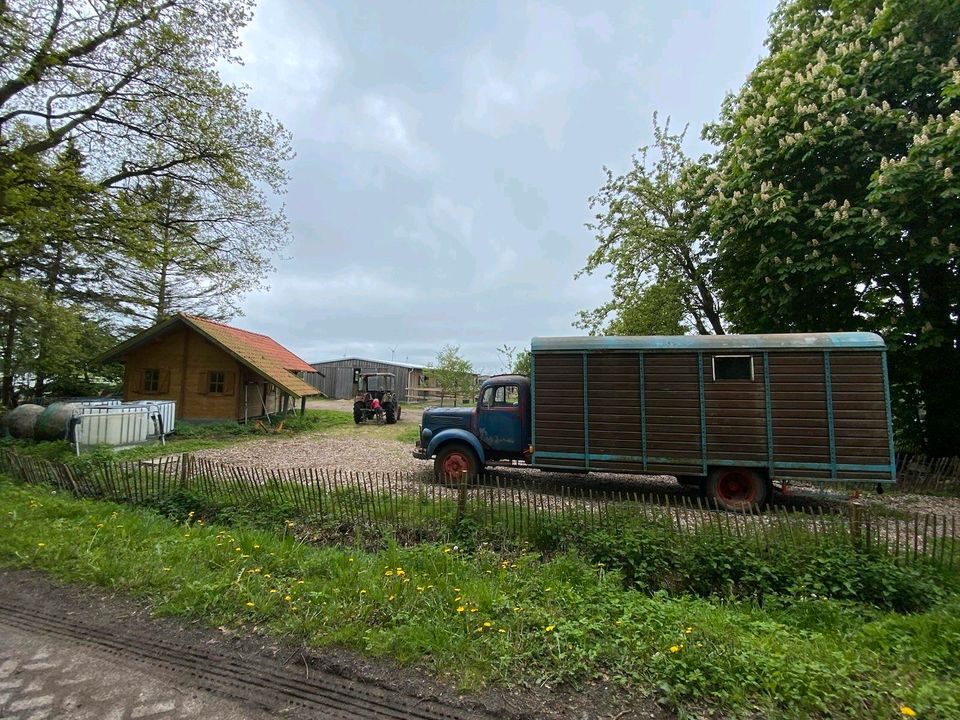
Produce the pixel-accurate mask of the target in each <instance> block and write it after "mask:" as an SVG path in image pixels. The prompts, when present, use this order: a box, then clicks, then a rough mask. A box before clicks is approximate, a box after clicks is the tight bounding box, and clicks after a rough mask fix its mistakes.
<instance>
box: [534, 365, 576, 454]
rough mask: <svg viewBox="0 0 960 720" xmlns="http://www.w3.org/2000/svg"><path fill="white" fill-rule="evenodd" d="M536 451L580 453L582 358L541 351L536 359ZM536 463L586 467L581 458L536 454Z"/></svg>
mask: <svg viewBox="0 0 960 720" xmlns="http://www.w3.org/2000/svg"><path fill="white" fill-rule="evenodd" d="M536 368H537V370H536V372H537V375H536V384H535V386H534V392H535V393H536V405H537V417H536V423H537V428H536V437H537V445H536V447H535V451H536V452H559V453H581V454H582V453H583V451H584V436H583V358H582V355H581V354H580V353H557V354H553V353H544V354H538V355H537V359H536ZM537 465H543V466H563V467H585V466H586V465H585V463H584V461H583V460H561V459H552V458H539V457H538V458H537Z"/></svg>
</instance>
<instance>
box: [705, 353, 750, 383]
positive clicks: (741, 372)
mask: <svg viewBox="0 0 960 720" xmlns="http://www.w3.org/2000/svg"><path fill="white" fill-rule="evenodd" d="M713 379H714V380H753V357H752V356H750V355H715V356H714V358H713Z"/></svg>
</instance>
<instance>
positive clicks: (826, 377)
mask: <svg viewBox="0 0 960 720" xmlns="http://www.w3.org/2000/svg"><path fill="white" fill-rule="evenodd" d="M823 382H824V385H825V386H826V389H827V432H828V433H829V435H830V479H831V480H836V479H837V438H836V433H835V431H834V426H833V374H832V372H831V371H830V351H829V350H824V351H823Z"/></svg>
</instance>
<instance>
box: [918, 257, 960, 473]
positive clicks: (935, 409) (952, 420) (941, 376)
mask: <svg viewBox="0 0 960 720" xmlns="http://www.w3.org/2000/svg"><path fill="white" fill-rule="evenodd" d="M949 287H950V277H949V272H948V270H947V269H946V268H944V267H938V266H933V265H927V266H925V267H922V268H921V269H920V303H919V305H920V309H921V316H922V319H923V320H925V321H926V323H927V324H926V325H925V326H924V327H925V328H926V332H925V333H924V332H923V331H921V338H920V342H921V347H920V348H919V350H918V351H917V355H918V360H919V363H920V392H921V395H922V398H923V409H924V426H925V427H924V436H925V440H926V448H925V450H926V452H927V454H929V455H931V456H933V457H948V456H950V457H952V456H956V455H960V412H957V409H958V408H960V354H958V352H957V349H956V343H955V338H956V333H957V328H956V327H955V323H954V322H953V320H952V318H951V317H950V310H951V303H950V297H949ZM923 335H928V336H929V339H927V340H926V342H927V343H929V344H928V345H924V344H923V343H924V342H925V338H924V337H923Z"/></svg>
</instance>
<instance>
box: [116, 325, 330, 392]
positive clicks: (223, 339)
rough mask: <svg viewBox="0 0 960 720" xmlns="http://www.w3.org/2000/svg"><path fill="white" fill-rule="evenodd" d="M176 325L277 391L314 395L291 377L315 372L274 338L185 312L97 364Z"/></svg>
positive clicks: (131, 340)
mask: <svg viewBox="0 0 960 720" xmlns="http://www.w3.org/2000/svg"><path fill="white" fill-rule="evenodd" d="M179 325H186V326H187V327H188V328H191V329H192V330H195V331H196V332H198V333H199V334H200V335H202V336H203V337H205V338H206V339H207V340H209V341H210V342H212V343H213V344H214V345H217V346H218V347H220V348H221V349H222V350H224V351H225V352H226V353H227V354H228V355H231V356H232V357H233V358H234V359H235V360H237V361H238V362H240V363H242V364H243V365H246V366H247V367H249V368H250V369H251V370H253V371H254V372H256V373H258V374H259V375H261V376H263V377H264V378H266V379H267V380H269V381H270V382H272V383H273V384H274V385H276V386H277V387H279V388H280V389H282V390H284V391H286V392H287V393H289V394H290V395H293V396H295V397H306V396H308V395H317V394H319V391H318V390H317V389H316V388H314V387H313V386H312V385H309V384H308V383H306V382H304V381H303V380H302V379H300V378H299V377H297V376H296V375H294V374H293V373H294V372H314V369H313V368H312V367H311V366H310V365H308V364H307V363H306V362H305V361H304V360H302V359H301V358H299V357H297V356H296V355H294V354H293V353H292V352H290V351H289V350H287V349H286V348H285V347H283V345H281V344H280V343H278V342H277V341H276V340H274V339H273V338H270V337H267V336H266V335H261V334H260V333H255V332H250V331H249V330H241V329H240V328H235V327H231V326H230V325H225V324H224V323H220V322H216V321H214V320H207V319H206V318H201V317H197V316H195V315H187V314H186V313H178V314H176V315H174V316H173V317H172V318H170V319H169V320H165V321H163V322H161V323H158V324H156V325H154V326H153V327H149V328H147V329H146V330H144V331H142V332H140V333H137V334H136V335H134V336H133V337H132V338H130V339H128V340H126V341H125V342H122V343H120V344H119V345H117V346H116V347H115V348H113V349H112V350H110V351H109V352H106V353H104V354H103V355H101V356H100V357H99V358H97V360H98V361H99V362H115V361H117V360H120V359H121V358H123V356H124V355H126V354H127V353H128V352H130V351H131V350H133V349H134V348H136V347H138V346H140V345H142V344H143V343H145V342H147V341H148V340H150V339H152V338H155V337H159V336H161V335H163V334H165V333H166V332H168V331H170V330H173V329H174V328H176V327H177V326H179Z"/></svg>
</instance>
